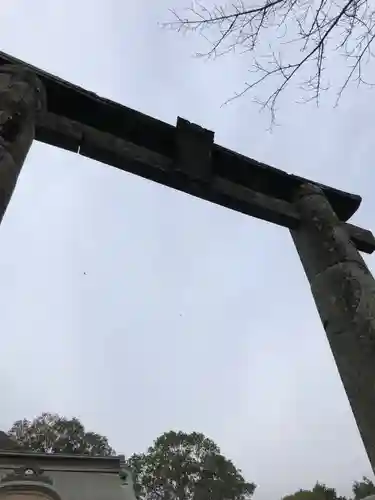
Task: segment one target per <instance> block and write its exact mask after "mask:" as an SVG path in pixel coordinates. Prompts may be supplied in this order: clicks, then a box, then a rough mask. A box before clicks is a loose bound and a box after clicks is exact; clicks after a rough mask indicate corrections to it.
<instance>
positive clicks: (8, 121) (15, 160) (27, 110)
mask: <svg viewBox="0 0 375 500" xmlns="http://www.w3.org/2000/svg"><path fill="white" fill-rule="evenodd" d="M44 108H45V94H44V90H43V88H42V84H41V83H40V81H39V80H38V78H37V77H36V76H35V75H34V74H33V73H31V72H30V71H28V70H26V69H25V68H22V67H17V66H2V67H1V68H0V222H1V220H2V218H3V216H4V213H5V210H6V208H7V206H8V203H9V201H10V198H11V196H12V193H13V190H14V188H15V185H16V183H17V179H18V176H19V173H20V171H21V167H22V165H23V162H24V160H25V158H26V155H27V153H28V151H29V149H30V146H31V144H32V142H33V139H34V135H35V117H36V115H37V114H38V113H40V112H42V111H43V109H44Z"/></svg>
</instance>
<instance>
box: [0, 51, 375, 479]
mask: <svg viewBox="0 0 375 500" xmlns="http://www.w3.org/2000/svg"><path fill="white" fill-rule="evenodd" d="M34 139H36V140H38V141H41V142H44V143H47V144H51V145H52V146H56V147H59V148H63V149H66V150H69V151H72V152H74V153H78V154H81V155H83V156H87V157H89V158H92V159H94V160H97V161H100V162H103V163H106V164H108V165H112V166H113V167H116V168H119V169H121V170H125V171H128V172H131V173H134V174H136V175H140V176H142V177H145V178H147V179H150V180H153V181H155V182H158V183H161V184H164V185H166V186H169V187H171V188H174V189H177V190H180V191H184V192H186V193H189V194H191V195H194V196H197V197H200V198H202V199H205V200H208V201H211V202H213V203H217V204H219V205H223V206H225V207H228V208H230V209H232V210H236V211H239V212H242V213H244V214H247V215H250V216H252V217H257V218H259V219H263V220H265V221H268V222H272V223H275V224H278V225H280V226H284V227H286V228H288V229H289V230H290V232H291V235H292V239H293V241H294V244H295V246H296V248H297V251H298V253H299V256H300V259H301V261H302V264H303V267H304V269H305V272H306V276H307V278H308V280H309V282H310V285H311V289H312V293H313V296H314V299H315V303H316V306H317V309H318V311H319V314H320V317H321V320H322V323H323V325H324V328H325V331H326V334H327V337H328V340H329V343H330V346H331V349H332V352H333V355H334V358H335V361H336V364H337V367H338V370H339V373H340V376H341V379H342V382H343V384H344V388H345V390H346V393H347V396H348V399H349V402H350V405H351V408H352V410H353V413H354V416H355V419H356V422H357V425H358V428H359V431H360V433H361V436H362V440H363V443H364V445H365V448H366V451H367V454H368V457H369V459H370V462H371V465H372V467H373V469H374V468H375V281H374V278H373V276H372V275H371V273H370V271H369V269H368V268H367V266H366V264H365V263H364V261H363V259H362V257H361V255H360V253H359V251H363V252H367V253H372V252H373V251H374V250H375V238H374V236H373V234H372V233H371V231H368V230H365V229H362V228H359V227H356V226H354V225H352V224H349V223H348V222H347V221H348V220H349V219H350V217H351V216H352V215H353V214H354V213H355V212H356V210H357V209H358V207H359V205H360V202H361V198H360V197H359V196H356V195H353V194H350V193H346V192H343V191H340V190H337V189H334V188H331V187H328V186H324V185H322V184H318V183H316V182H313V181H311V180H308V179H304V178H302V177H297V176H294V175H290V174H287V173H286V172H283V171H281V170H278V169H276V168H273V167H270V166H268V165H264V164H262V163H259V162H257V161H255V160H252V159H250V158H246V157H244V156H242V155H240V154H237V153H235V152H233V151H230V150H228V149H226V148H223V147H221V146H218V145H217V144H215V143H214V134H213V132H210V131H208V130H205V129H203V128H201V127H199V126H197V125H193V124H191V123H189V122H188V121H186V120H183V119H181V118H178V119H177V126H176V127H174V126H171V125H168V124H166V123H163V122H161V121H159V120H156V119H154V118H151V117H149V116H146V115H144V114H142V113H139V112H137V111H134V110H132V109H129V108H127V107H125V106H121V105H120V104H117V103H115V102H112V101H109V100H107V99H103V98H100V97H98V96H97V95H95V94H93V93H92V92H88V91H87V90H83V89H81V88H79V87H77V86H74V85H72V84H70V83H68V82H65V81H63V80H61V79H59V78H56V77H55V76H52V75H50V74H48V73H46V72H44V71H42V70H40V69H38V68H35V67H33V66H31V65H28V64H26V63H24V62H22V61H20V60H17V59H15V58H13V57H11V56H9V55H8V54H5V53H2V52H0V221H1V220H2V218H3V215H4V213H5V211H6V208H7V206H8V203H9V200H10V198H11V196H12V193H13V190H14V188H15V186H16V182H17V178H18V175H19V173H20V170H21V167H22V165H23V162H24V160H25V158H26V156H27V153H28V151H29V148H30V146H31V144H32V142H33V140H34Z"/></svg>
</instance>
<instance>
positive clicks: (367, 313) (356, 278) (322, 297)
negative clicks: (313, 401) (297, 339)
mask: <svg viewBox="0 0 375 500" xmlns="http://www.w3.org/2000/svg"><path fill="white" fill-rule="evenodd" d="M295 206H296V208H297V209H298V211H299V214H300V216H301V220H302V223H301V225H300V227H299V228H298V229H294V230H291V235H292V238H293V241H294V243H295V245H296V248H297V251H298V254H299V256H300V258H301V261H302V264H303V267H304V269H305V272H306V275H307V278H308V280H309V282H310V285H311V290H312V294H313V296H314V299H315V303H316V306H317V308H318V311H319V315H320V318H321V320H322V323H323V325H324V328H325V331H326V334H327V337H328V341H329V344H330V346H331V349H332V353H333V356H334V358H335V361H336V364H337V368H338V371H339V374H340V377H341V380H342V382H343V384H344V388H345V391H346V393H347V396H348V399H349V402H350V405H351V408H352V410H353V413H354V416H355V419H356V422H357V425H358V428H359V431H360V434H361V436H362V440H363V443H364V445H365V448H366V451H367V454H368V457H369V459H370V462H371V464H372V467H373V468H374V467H375V281H374V278H373V276H372V275H371V273H370V271H369V269H368V268H367V266H366V264H365V262H364V260H363V259H362V257H361V255H360V254H359V252H358V251H357V249H356V248H355V246H354V244H353V243H352V242H351V241H350V239H349V235H348V232H347V231H346V227H345V226H344V225H343V224H342V223H341V222H340V221H339V220H338V218H337V216H336V214H335V213H334V211H333V209H332V208H331V206H330V204H329V202H328V201H327V199H326V198H325V196H324V194H323V192H322V191H321V190H320V189H319V188H318V187H316V186H313V185H304V186H302V187H301V188H300V191H299V193H298V199H297V200H296V202H295Z"/></svg>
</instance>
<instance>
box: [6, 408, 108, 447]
mask: <svg viewBox="0 0 375 500" xmlns="http://www.w3.org/2000/svg"><path fill="white" fill-rule="evenodd" d="M8 436H9V437H10V438H11V439H12V440H13V441H15V442H16V443H18V445H20V446H22V447H23V448H24V449H27V450H31V451H36V452H42V453H66V454H78V455H92V456H93V455H98V456H108V455H113V454H114V450H113V449H112V448H111V447H110V445H109V444H108V439H107V438H106V437H104V436H101V435H100V434H97V433H95V432H88V431H86V430H85V428H84V426H83V425H82V423H81V422H80V421H79V420H78V418H71V419H68V418H65V417H61V416H59V415H57V414H53V413H42V415H40V416H39V417H36V418H35V419H34V420H26V419H24V420H18V421H17V422H15V423H14V424H13V426H12V428H11V429H10V430H9V432H8Z"/></svg>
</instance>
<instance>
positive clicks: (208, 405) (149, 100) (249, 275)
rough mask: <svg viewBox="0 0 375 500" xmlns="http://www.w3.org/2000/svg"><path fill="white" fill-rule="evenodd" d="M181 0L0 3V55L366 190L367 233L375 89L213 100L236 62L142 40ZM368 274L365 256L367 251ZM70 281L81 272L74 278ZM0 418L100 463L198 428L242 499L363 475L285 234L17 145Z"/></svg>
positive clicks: (357, 445) (184, 42)
mask: <svg viewBox="0 0 375 500" xmlns="http://www.w3.org/2000/svg"><path fill="white" fill-rule="evenodd" d="M185 3H186V0H158V1H154V2H150V1H146V0H122V1H121V0H90V1H89V0H53V1H51V0H33V1H31V0H12V1H9V0H8V1H5V0H2V2H1V7H0V22H1V30H0V49H1V50H3V51H5V52H8V53H10V54H12V55H14V56H16V57H18V58H20V59H22V60H24V61H27V62H29V63H32V64H34V65H36V66H38V67H41V68H43V69H45V70H47V71H49V72H51V73H54V74H56V75H58V76H60V77H62V78H65V79H67V80H70V81H72V82H73V83H75V84H78V85H81V86H83V87H86V88H87V89H89V90H92V91H94V92H96V93H98V94H100V95H103V96H105V97H108V98H111V99H113V100H115V101H119V102H121V103H123V104H125V105H127V106H129V107H132V108H135V109H137V110H140V111H142V112H144V113H147V114H150V115H152V116H155V117H157V118H160V119H162V120H164V121H166V122H169V123H172V124H175V122H176V118H177V116H178V115H180V116H182V117H184V118H187V119H188V120H190V121H193V122H196V123H198V124H201V125H203V126H205V127H207V128H209V129H212V130H214V131H215V133H216V135H215V138H216V142H217V143H219V144H222V145H224V146H226V147H229V148H231V149H235V150H237V151H239V152H241V153H244V154H246V155H248V156H251V157H254V158H256V159H258V160H261V161H265V162H268V163H271V164H273V165H275V166H277V167H279V168H282V169H285V170H287V171H288V172H292V173H296V174H300V175H303V176H306V177H310V178H313V179H316V180H318V181H321V182H324V183H327V184H332V185H335V186H336V187H339V188H342V189H346V190H349V191H352V192H355V193H358V194H361V195H362V196H363V198H364V201H363V205H362V207H361V208H360V210H359V212H358V215H356V216H355V218H354V222H355V223H358V224H360V225H362V226H364V227H366V228H370V229H372V230H374V229H375V223H374V213H375V197H374V195H373V190H374V183H375V166H374V164H373V163H374V155H373V143H374V133H375V119H374V118H375V105H374V95H375V94H371V95H370V94H369V92H368V91H365V90H361V91H357V90H349V91H348V92H347V94H346V96H345V99H344V101H342V103H341V106H340V108H339V109H336V110H333V109H332V107H330V106H329V105H326V106H325V105H323V106H322V108H321V109H319V110H317V109H316V108H315V107H314V106H313V105H311V106H301V105H293V104H292V101H293V99H292V100H291V101H289V103H287V104H286V105H284V106H283V107H282V109H281V111H280V113H279V122H280V123H281V124H282V126H280V127H278V128H277V129H276V130H275V131H274V133H273V134H272V135H271V134H269V133H267V132H266V128H267V125H268V117H267V116H266V115H260V114H259V113H258V109H257V108H256V107H255V106H253V105H252V104H251V100H250V99H246V98H244V99H242V100H238V101H236V102H233V103H232V104H231V105H229V106H226V107H220V105H221V104H222V102H223V101H224V100H225V99H227V98H228V97H229V96H230V95H232V93H233V92H234V91H235V90H240V89H241V87H242V84H243V81H244V79H245V78H246V70H247V60H246V57H242V58H233V57H227V58H223V59H221V60H218V61H216V62H214V63H207V62H204V61H203V60H196V59H194V58H192V57H191V56H192V54H193V53H194V52H195V51H197V50H199V49H201V47H202V41H201V40H199V39H198V38H196V37H183V36H178V35H177V34H175V33H173V32H169V31H165V30H160V29H159V28H158V26H157V22H158V21H163V20H165V19H167V18H168V8H169V7H178V6H179V5H180V6H184V5H185ZM367 262H368V263H369V265H370V267H372V269H373V271H374V266H373V262H374V257H370V258H368V259H367ZM84 273H86V274H84ZM0 276H1V280H0V328H1V333H2V345H1V364H0V375H1V376H0V389H1V394H2V404H1V407H2V411H1V415H0V427H1V428H3V429H6V428H8V427H9V426H10V425H11V423H12V422H13V421H14V420H16V419H19V418H23V417H28V418H32V417H33V416H35V415H37V414H39V413H41V412H42V411H53V412H59V413H62V414H66V415H68V416H73V415H75V416H78V417H80V418H81V419H82V421H83V422H84V424H85V425H86V426H87V427H88V428H90V429H93V430H96V431H98V432H101V433H103V434H105V435H107V436H108V437H109V439H110V442H111V444H112V445H113V446H114V447H115V448H116V450H117V451H118V452H121V453H124V454H126V455H130V454H131V453H133V452H135V451H137V452H140V451H142V450H145V449H146V447H147V446H148V445H149V444H151V442H152V440H153V439H154V438H156V437H157V436H158V435H159V434H160V433H162V432H164V431H167V430H170V429H182V430H186V431H192V430H197V431H202V432H204V433H206V434H207V435H208V436H210V437H211V438H213V439H214V440H215V441H217V443H218V444H219V445H220V446H221V447H222V451H223V452H224V453H225V454H227V455H228V456H229V457H230V458H232V459H233V460H234V461H235V463H236V464H237V465H238V466H239V467H240V468H241V469H242V470H243V472H244V474H245V476H246V477H247V479H249V480H253V481H255V482H256V483H257V484H258V485H259V487H258V489H257V492H256V495H255V498H256V500H266V499H267V500H268V499H271V498H272V499H278V498H280V497H281V496H282V495H285V494H287V493H289V492H293V491H294V490H296V489H298V488H300V487H305V488H309V487H311V486H312V485H313V483H314V482H315V481H316V480H320V481H323V482H327V483H328V484H330V485H332V486H335V487H337V488H338V490H339V491H340V492H341V493H349V491H350V487H351V483H352V481H353V480H354V479H360V478H361V476H362V475H363V474H367V475H371V470H370V465H369V463H368V460H367V458H366V456H365V452H364V449H363V446H362V443H361V441H360V438H359V435H358V432H357V429H356V425H355V422H354V419H353V416H352V413H351V411H350V408H349V405H348V402H347V399H346V396H345V393H344V390H343V387H342V385H341V382H340V380H339V377H338V373H337V370H336V367H335V364H334V362H333V358H332V355H331V353H330V350H329V347H328V343H327V341H326V338H325V334H324V331H323V328H322V326H321V324H320V321H319V319H318V315H317V312H316V311H315V307H314V304H313V301H312V298H311V296H310V291H309V287H308V284H307V281H306V279H305V276H304V274H303V271H302V267H301V265H300V262H299V260H298V257H297V254H296V252H295V249H294V248H293V244H292V241H291V238H290V236H289V234H288V232H287V231H286V230H283V229H282V228H278V227H274V226H271V225H270V224H267V223H264V222H260V221H257V220H254V219H251V218H249V217H246V216H244V215H241V214H238V213H234V212H231V211H229V210H226V209H224V208H221V207H217V206H214V205H210V204H209V203H206V202H203V201H201V200H197V199H194V198H192V197H189V196H187V195H184V194H181V193H179V192H175V191H172V190H169V189H168V188H165V187H163V186H159V185H156V184H153V183H151V182H149V181H146V180H143V179H140V178H137V177H135V176H132V175H130V174H126V173H123V172H120V171H116V170H115V169H113V168H110V167H108V166H104V165H101V164H99V163H95V162H94V161H91V160H88V159H85V158H83V157H79V156H75V155H73V154H70V153H68V152H64V151H59V150H57V149H53V148H51V147H49V146H45V145H41V144H35V145H34V146H33V148H32V151H31V153H30V156H29V158H28V161H27V164H26V165H25V167H24V170H23V172H22V175H21V177H20V182H19V184H18V186H17V189H16V192H15V195H14V197H13V199H12V202H11V205H10V207H9V209H8V211H7V214H6V217H5V219H4V221H3V224H2V226H1V230H0Z"/></svg>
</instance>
